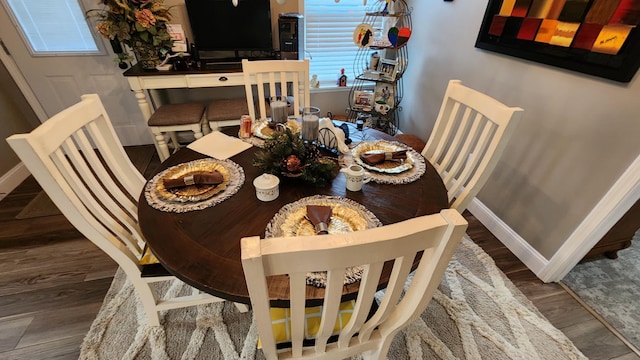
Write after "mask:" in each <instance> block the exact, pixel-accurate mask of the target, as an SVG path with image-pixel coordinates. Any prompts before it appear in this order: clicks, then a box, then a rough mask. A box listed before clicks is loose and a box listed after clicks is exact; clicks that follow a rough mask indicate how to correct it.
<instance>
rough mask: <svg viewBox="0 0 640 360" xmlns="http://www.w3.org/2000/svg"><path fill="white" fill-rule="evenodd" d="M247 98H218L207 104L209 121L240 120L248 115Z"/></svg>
mask: <svg viewBox="0 0 640 360" xmlns="http://www.w3.org/2000/svg"><path fill="white" fill-rule="evenodd" d="M248 114H249V108H248V107H247V99H245V98H240V99H218V100H213V101H211V102H210V103H209V105H207V121H224V120H239V119H240V118H241V117H242V115H248Z"/></svg>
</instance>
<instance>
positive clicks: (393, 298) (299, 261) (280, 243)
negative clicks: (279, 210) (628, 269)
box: [241, 209, 467, 360]
mask: <svg viewBox="0 0 640 360" xmlns="http://www.w3.org/2000/svg"><path fill="white" fill-rule="evenodd" d="M466 228H467V222H466V221H465V220H464V218H463V217H462V216H461V215H460V213H458V211H456V210H453V209H445V210H442V212H440V213H439V214H434V215H429V216H422V217H418V218H413V219H410V220H406V221H403V222H400V223H396V224H392V225H387V226H383V227H379V228H374V229H369V230H364V231H356V232H352V233H347V234H336V235H318V236H306V237H288V238H271V239H263V240H261V239H260V238H259V237H249V238H243V239H242V241H241V247H242V266H243V268H244V273H245V278H246V281H247V287H248V289H249V296H250V298H251V305H252V308H253V316H254V318H255V322H256V325H257V329H258V334H259V335H260V340H261V344H262V351H263V352H264V355H265V357H266V358H267V359H268V360H274V359H278V358H279V356H280V357H281V358H286V359H290V358H293V359H306V358H313V359H344V358H347V357H349V356H352V355H355V354H360V353H361V354H363V356H364V358H365V359H386V354H387V352H388V350H389V347H390V345H391V342H392V340H393V337H394V336H395V335H396V334H397V333H398V332H399V331H400V330H401V329H402V328H403V327H405V326H407V325H408V324H409V323H410V322H412V321H413V320H415V319H416V318H417V317H418V316H420V314H422V312H423V311H424V310H425V309H426V307H427V305H428V304H429V301H430V300H431V297H432V296H433V294H434V292H435V291H436V289H437V287H438V285H439V283H440V280H441V278H442V275H443V273H444V271H445V269H446V267H447V264H448V263H449V260H450V259H451V257H452V256H453V253H454V252H455V249H456V247H457V245H458V243H459V242H460V239H461V238H462V235H463V234H464V232H465V230H466ZM422 251H424V252H423V254H422V258H421V260H420V264H419V265H418V267H417V269H416V270H415V272H414V273H413V279H412V280H410V281H407V280H408V277H409V275H410V272H411V267H412V264H413V261H414V258H415V256H416V254H418V253H420V252H422ZM386 261H393V270H392V273H391V278H390V280H389V282H388V285H387V287H386V291H385V293H384V297H383V298H382V301H381V302H380V304H379V307H378V308H377V310H375V313H373V314H371V313H370V311H371V308H372V304H373V301H374V295H375V293H376V291H377V287H378V283H379V277H380V274H381V272H382V268H383V265H384V263H385V262H386ZM358 265H362V266H363V267H364V272H363V274H362V279H361V281H360V285H359V290H358V295H357V299H356V300H355V305H354V306H353V312H352V313H351V316H350V318H349V319H348V320H347V319H345V318H343V320H344V322H346V324H344V322H343V326H342V327H341V328H340V330H339V331H338V332H337V334H336V333H335V332H334V331H335V330H334V324H335V323H336V319H337V315H338V312H339V307H340V306H341V296H342V291H343V281H344V280H343V279H344V275H345V270H346V269H348V268H350V267H353V266H358ZM310 271H327V283H326V289H325V296H324V302H323V307H322V310H321V311H320V312H321V316H322V317H321V320H320V327H319V331H318V332H317V334H316V336H315V345H313V346H307V347H305V346H303V342H304V341H305V331H304V329H305V327H306V326H305V310H306V309H305V289H306V287H307V285H306V273H307V272H310ZM282 274H287V275H288V276H289V284H290V299H291V301H290V320H291V323H290V325H287V326H288V329H289V332H290V337H291V339H290V340H289V339H288V341H290V342H291V347H290V348H286V349H280V350H277V349H276V340H275V337H274V331H273V326H272V316H271V315H270V310H271V309H270V303H269V296H268V292H269V290H268V281H267V278H268V277H270V276H274V275H282ZM407 283H408V284H409V285H408V288H407V289H406V291H405V286H407V285H406V284H407ZM403 294H404V296H401V295H403ZM335 335H337V341H335V342H328V340H329V338H330V336H334V337H335Z"/></svg>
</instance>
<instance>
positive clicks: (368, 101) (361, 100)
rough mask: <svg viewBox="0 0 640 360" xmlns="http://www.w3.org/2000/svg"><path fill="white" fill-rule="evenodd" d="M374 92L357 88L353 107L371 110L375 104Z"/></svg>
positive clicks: (354, 93)
mask: <svg viewBox="0 0 640 360" xmlns="http://www.w3.org/2000/svg"><path fill="white" fill-rule="evenodd" d="M373 99H374V94H373V91H371V90H355V91H354V92H353V107H354V108H355V109H362V110H365V111H371V108H373V104H374V101H373Z"/></svg>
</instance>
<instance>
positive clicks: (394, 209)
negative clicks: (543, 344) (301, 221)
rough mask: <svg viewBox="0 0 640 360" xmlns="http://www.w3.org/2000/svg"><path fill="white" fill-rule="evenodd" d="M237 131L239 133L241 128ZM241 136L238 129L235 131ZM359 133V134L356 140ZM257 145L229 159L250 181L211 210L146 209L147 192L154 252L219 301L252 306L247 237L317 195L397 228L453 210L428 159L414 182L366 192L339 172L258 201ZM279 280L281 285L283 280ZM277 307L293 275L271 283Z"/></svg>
mask: <svg viewBox="0 0 640 360" xmlns="http://www.w3.org/2000/svg"><path fill="white" fill-rule="evenodd" d="M236 129H237V128H236ZM234 131H235V133H236V134H237V130H231V131H230V132H229V133H233V132H234ZM358 134H360V132H358V133H357V134H352V136H351V138H352V139H356V138H357V136H358ZM366 137H367V139H388V140H394V139H393V138H392V137H390V136H389V135H387V134H384V133H382V132H379V131H376V130H371V129H367V130H366ZM256 151H257V148H255V147H252V148H250V149H248V150H246V151H244V152H242V153H240V154H238V155H235V156H233V157H231V158H230V160H232V161H234V162H236V163H237V164H239V165H240V166H242V168H243V169H244V172H245V182H244V184H243V185H242V187H241V188H240V190H239V191H238V192H237V193H236V194H235V195H233V196H232V197H231V198H229V199H227V200H225V201H223V202H222V203H220V204H218V205H215V206H213V207H209V208H207V209H203V210H199V211H192V212H187V213H180V214H177V213H169V212H163V211H160V210H156V209H154V208H152V207H151V206H149V204H147V202H146V200H145V198H144V194H142V195H141V196H140V199H139V207H138V214H139V222H140V228H141V229H142V233H143V234H144V236H145V238H146V241H147V242H148V244H149V246H150V247H151V249H152V251H153V252H154V254H155V255H156V257H157V258H158V259H159V261H160V262H161V263H162V265H164V267H165V268H167V270H168V271H169V272H171V273H172V274H174V275H175V276H176V277H178V278H179V279H181V280H183V281H184V282H186V283H188V284H190V285H192V286H194V287H196V288H198V289H200V290H202V291H205V292H207V293H210V294H212V295H214V296H217V297H220V298H223V299H226V300H231V301H234V302H240V303H246V304H248V303H249V302H250V301H249V294H248V291H247V286H246V283H245V280H244V272H243V270H242V264H241V261H240V239H241V238H243V237H247V236H255V235H260V236H261V237H264V234H265V227H266V225H267V224H268V223H269V221H270V220H271V219H272V217H273V216H274V215H275V214H276V213H277V212H278V211H279V210H280V208H281V207H283V206H284V205H286V204H288V203H291V202H294V201H297V200H299V199H301V198H304V197H307V196H312V195H333V196H340V197H344V198H349V199H352V200H354V201H356V202H358V203H360V204H362V205H364V206H365V207H366V208H367V209H368V210H370V211H371V212H373V213H374V214H375V215H376V216H377V217H378V219H380V221H381V222H382V223H383V224H385V225H386V224H392V223H396V222H400V221H403V220H407V219H410V218H414V217H417V216H422V215H429V214H434V213H437V212H439V211H440V210H442V209H444V208H447V207H448V201H447V192H446V189H445V186H444V184H443V183H442V179H441V178H440V176H439V175H438V173H437V172H436V170H435V169H434V168H433V166H431V164H429V163H428V162H427V170H426V172H425V174H424V175H423V176H422V177H421V178H420V179H418V180H417V181H414V182H412V183H410V184H404V185H388V184H378V183H375V182H369V183H367V184H365V185H364V186H363V188H362V191H358V192H352V191H347V190H346V188H345V177H344V174H342V173H340V174H338V176H337V177H336V178H335V179H334V180H333V183H332V185H331V186H327V187H325V188H316V187H312V186H308V185H305V184H304V183H302V182H299V181H297V180H295V179H283V180H281V183H280V196H279V197H278V198H277V199H276V200H274V201H271V202H262V201H260V200H258V199H257V198H256V194H255V189H254V187H253V179H255V178H256V177H257V176H259V175H261V173H262V171H260V170H259V169H258V168H256V167H254V166H252V161H253V157H254V154H255V152H256ZM204 157H205V155H202V154H200V153H197V152H194V151H192V150H190V149H187V148H183V149H181V150H180V151H178V152H177V153H176V154H174V155H172V156H171V157H169V159H167V160H166V161H165V162H164V163H162V166H161V168H160V169H158V172H160V171H161V170H164V169H166V168H168V167H170V166H173V165H177V164H180V163H184V162H187V161H191V160H195V159H199V158H204ZM389 273H390V266H388V267H387V268H385V271H384V272H383V278H381V281H380V288H384V286H385V285H386V283H387V281H388V276H389ZM278 282H279V283H278ZM269 288H270V295H271V298H272V303H273V304H274V306H279V305H282V306H286V305H287V299H288V281H287V279H286V277H283V278H282V279H275V280H274V282H272V283H270V285H269ZM357 290H358V283H357V282H356V283H354V284H351V285H346V286H345V287H344V297H343V299H344V300H347V299H353V298H355V297H356V294H357ZM323 296H324V289H322V288H317V287H313V286H307V298H308V299H309V305H313V304H317V303H319V302H320V301H321V299H322V298H323Z"/></svg>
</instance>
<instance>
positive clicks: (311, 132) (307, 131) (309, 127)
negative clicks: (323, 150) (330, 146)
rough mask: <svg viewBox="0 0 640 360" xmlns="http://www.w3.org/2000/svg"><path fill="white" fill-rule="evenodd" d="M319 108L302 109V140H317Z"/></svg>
mask: <svg viewBox="0 0 640 360" xmlns="http://www.w3.org/2000/svg"><path fill="white" fill-rule="evenodd" d="M319 115H320V108H317V107H315V106H310V107H304V108H302V130H301V131H300V133H301V135H302V140H305V141H309V142H311V141H316V140H318V127H319V122H320V116H319Z"/></svg>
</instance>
